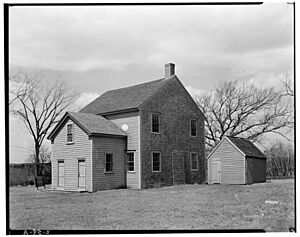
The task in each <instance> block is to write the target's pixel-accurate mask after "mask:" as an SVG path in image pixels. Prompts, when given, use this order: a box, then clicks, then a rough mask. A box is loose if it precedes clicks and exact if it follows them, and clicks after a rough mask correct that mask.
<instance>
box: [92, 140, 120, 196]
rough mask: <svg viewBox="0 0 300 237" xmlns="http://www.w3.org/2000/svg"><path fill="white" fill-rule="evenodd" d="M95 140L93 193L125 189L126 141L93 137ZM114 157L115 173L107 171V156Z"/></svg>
mask: <svg viewBox="0 0 300 237" xmlns="http://www.w3.org/2000/svg"><path fill="white" fill-rule="evenodd" d="M92 140H93V183H94V185H93V191H94V192H95V191H99V190H105V189H114V188H121V187H125V185H126V177H125V153H124V150H125V149H126V139H125V138H117V137H116V138H114V137H92ZM106 154H112V155H113V171H112V172H106V171H105V156H106Z"/></svg>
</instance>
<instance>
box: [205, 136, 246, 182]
mask: <svg viewBox="0 0 300 237" xmlns="http://www.w3.org/2000/svg"><path fill="white" fill-rule="evenodd" d="M213 161H221V181H220V183H221V184H245V157H244V155H242V154H241V152H239V151H238V150H237V149H236V148H235V147H234V146H233V145H232V144H231V143H230V142H229V141H228V140H227V139H224V140H223V141H222V143H221V144H220V145H219V146H218V148H217V149H216V150H214V153H213V154H212V155H211V156H210V158H209V159H208V183H210V184H211V183H212V176H213V172H215V171H214V170H213V166H212V163H213Z"/></svg>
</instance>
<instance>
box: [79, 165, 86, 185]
mask: <svg viewBox="0 0 300 237" xmlns="http://www.w3.org/2000/svg"><path fill="white" fill-rule="evenodd" d="M78 186H79V187H80V188H84V187H85V161H84V160H79V161H78Z"/></svg>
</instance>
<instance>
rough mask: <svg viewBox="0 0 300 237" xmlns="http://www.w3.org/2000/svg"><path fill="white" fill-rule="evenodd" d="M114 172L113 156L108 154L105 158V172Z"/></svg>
mask: <svg viewBox="0 0 300 237" xmlns="http://www.w3.org/2000/svg"><path fill="white" fill-rule="evenodd" d="M112 171H113V155H112V154H106V156H105V172H112Z"/></svg>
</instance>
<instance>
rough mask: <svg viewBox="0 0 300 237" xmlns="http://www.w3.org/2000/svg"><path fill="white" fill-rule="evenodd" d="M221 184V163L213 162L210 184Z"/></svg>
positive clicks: (218, 161)
mask: <svg viewBox="0 0 300 237" xmlns="http://www.w3.org/2000/svg"><path fill="white" fill-rule="evenodd" d="M220 182H221V161H220V160H217V161H213V163H212V183H214V184H219V183H220Z"/></svg>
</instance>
